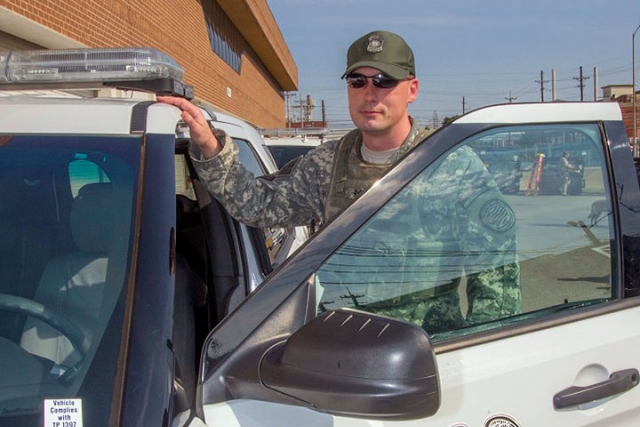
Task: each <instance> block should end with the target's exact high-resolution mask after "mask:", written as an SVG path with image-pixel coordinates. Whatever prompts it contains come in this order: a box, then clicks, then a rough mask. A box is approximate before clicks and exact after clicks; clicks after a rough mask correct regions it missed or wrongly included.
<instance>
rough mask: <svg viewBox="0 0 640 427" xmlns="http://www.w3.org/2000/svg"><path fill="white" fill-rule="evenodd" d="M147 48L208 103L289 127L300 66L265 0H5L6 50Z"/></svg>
mask: <svg viewBox="0 0 640 427" xmlns="http://www.w3.org/2000/svg"><path fill="white" fill-rule="evenodd" d="M118 46H149V47H154V48H157V49H159V50H161V51H163V52H165V53H166V54H168V55H170V56H171V57H173V58H174V59H175V60H176V61H177V62H178V63H179V64H180V65H181V66H182V67H183V68H184V69H185V82H186V83H188V84H190V85H192V86H194V90H195V97H196V101H203V102H206V103H209V104H211V105H213V106H215V107H218V108H220V109H222V110H224V111H227V112H230V113H232V114H234V115H236V116H239V117H241V118H243V119H244V120H246V121H248V122H249V123H251V124H253V125H254V126H256V127H265V128H275V127H284V126H285V101H284V96H283V91H293V90H297V85H298V74H297V73H298V70H297V67H296V64H295V62H294V60H293V57H292V56H291V53H290V52H289V49H288V47H287V44H286V43H285V41H284V38H283V36H282V34H281V32H280V29H279V28H278V25H277V23H276V21H275V19H274V17H273V15H272V13H271V10H270V9H269V6H268V5H267V2H266V0H242V1H239V0H0V49H42V48H46V49H61V48H77V47H118Z"/></svg>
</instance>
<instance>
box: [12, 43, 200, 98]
mask: <svg viewBox="0 0 640 427" xmlns="http://www.w3.org/2000/svg"><path fill="white" fill-rule="evenodd" d="M183 76H184V70H183V69H182V68H181V67H180V66H179V65H178V63H177V62H176V61H175V60H174V59H173V58H171V57H169V56H168V55H166V54H164V53H162V52H160V51H159V50H156V49H153V48H100V49H63V50H23V51H17V50H16V51H0V88H2V86H3V85H20V86H22V85H25V86H38V87H43V86H45V85H46V86H58V87H71V86H74V85H77V86H80V84H85V85H84V87H86V84H94V83H95V84H98V85H99V86H109V87H118V88H122V89H129V88H131V89H138V90H148V91H152V92H161V93H167V92H169V93H174V92H176V91H177V94H178V95H180V96H185V97H189V95H191V97H193V89H191V88H190V87H187V86H186V85H184V84H183V83H182V78H183ZM153 81H156V82H158V81H160V82H162V83H163V84H160V85H158V84H152V83H151V82H153ZM145 82H146V83H145Z"/></svg>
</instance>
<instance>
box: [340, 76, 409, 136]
mask: <svg viewBox="0 0 640 427" xmlns="http://www.w3.org/2000/svg"><path fill="white" fill-rule="evenodd" d="M354 73H357V74H361V75H364V76H374V75H376V74H379V73H380V71H379V70H377V69H375V68H369V67H363V68H358V69H357V70H355V71H354ZM347 91H348V92H347V94H348V97H349V113H350V114H351V120H353V123H354V124H355V125H356V127H357V128H358V129H360V130H361V131H362V132H363V133H364V134H370V135H384V134H385V133H391V132H393V130H394V128H395V127H396V126H397V125H398V124H399V123H401V122H402V121H404V120H406V119H407V116H408V107H409V104H410V103H412V102H413V101H415V99H416V98H417V96H418V80H417V79H416V78H411V79H409V80H403V81H400V82H399V83H398V85H397V86H396V87H394V88H391V89H384V88H378V87H375V86H374V84H373V82H372V80H371V79H367V84H366V85H365V86H364V87H363V88H359V89H356V88H353V87H350V86H348V89H347Z"/></svg>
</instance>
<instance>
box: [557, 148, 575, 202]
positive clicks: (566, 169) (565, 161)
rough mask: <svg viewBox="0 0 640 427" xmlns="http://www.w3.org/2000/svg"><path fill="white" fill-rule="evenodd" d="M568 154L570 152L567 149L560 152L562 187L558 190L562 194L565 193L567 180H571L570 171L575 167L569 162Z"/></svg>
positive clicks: (564, 194) (567, 184) (567, 185)
mask: <svg viewBox="0 0 640 427" xmlns="http://www.w3.org/2000/svg"><path fill="white" fill-rule="evenodd" d="M569 156H570V154H569V152H568V151H565V152H563V153H562V188H561V189H560V190H561V192H562V195H563V196H566V195H567V190H568V189H569V182H570V181H571V177H570V175H571V172H572V171H574V170H576V168H575V167H574V166H573V165H572V164H571V163H570V162H569Z"/></svg>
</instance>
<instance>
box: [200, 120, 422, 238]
mask: <svg viewBox="0 0 640 427" xmlns="http://www.w3.org/2000/svg"><path fill="white" fill-rule="evenodd" d="M412 122H413V120H412ZM420 131H421V129H420V128H419V127H418V126H417V125H416V124H415V122H414V124H413V127H412V129H411V132H410V133H409V136H408V137H407V139H406V140H405V141H404V142H403V144H402V145H401V146H400V148H399V149H398V151H397V152H396V153H394V155H393V156H392V157H391V158H390V159H389V162H388V165H389V166H391V165H392V164H393V163H395V162H396V161H397V160H398V159H399V158H400V157H402V155H403V154H405V153H406V152H407V151H408V149H409V148H410V147H411V146H412V145H413V142H414V139H415V137H416V136H417V135H418V134H419V133H420ZM356 132H358V131H356ZM214 133H215V135H216V138H218V140H219V141H220V142H222V143H223V144H224V148H223V149H222V151H220V153H218V155H217V156H215V157H213V158H211V159H207V160H201V157H200V155H199V153H198V152H197V149H195V147H192V148H191V157H192V158H193V160H194V164H195V167H196V170H197V172H198V175H199V176H200V178H201V179H202V181H203V182H204V184H205V185H206V187H207V190H208V191H209V192H210V193H211V194H212V195H213V196H214V197H215V198H216V199H217V200H218V201H219V202H220V203H222V204H223V205H224V207H225V209H226V210H227V212H229V214H230V215H231V216H232V217H234V218H235V219H237V220H238V221H241V222H243V223H245V224H247V225H250V226H256V227H273V226H281V227H290V226H300V225H308V224H309V223H311V222H312V221H315V222H316V223H318V224H321V223H323V222H325V221H326V220H327V218H325V217H324V216H325V204H326V200H327V196H328V194H329V191H330V186H331V175H332V170H333V164H334V159H335V155H336V150H337V148H338V144H339V143H340V141H338V140H336V141H329V142H326V143H323V144H322V145H320V146H318V147H317V148H315V149H313V150H311V151H310V152H308V153H307V154H306V155H305V156H304V157H302V158H301V159H300V160H299V161H298V162H297V163H296V164H295V165H294V166H293V168H292V169H291V170H289V171H287V172H286V173H276V174H274V175H267V176H262V177H256V176H254V175H253V173H251V172H249V171H248V170H246V169H245V168H244V167H243V166H242V164H241V163H240V161H239V160H238V148H237V147H236V146H235V144H234V143H233V141H231V138H229V137H228V136H227V135H226V133H224V132H223V131H221V130H215V131H214ZM382 172H384V171H382Z"/></svg>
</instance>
